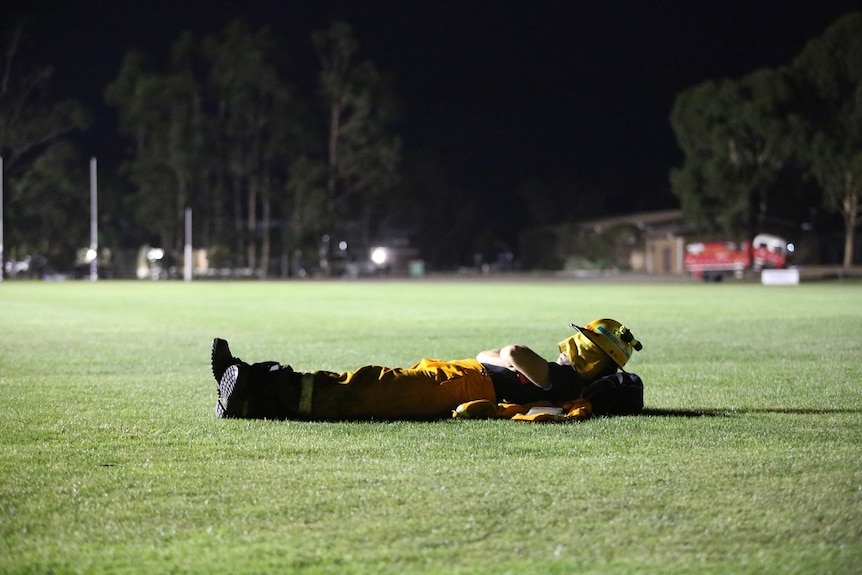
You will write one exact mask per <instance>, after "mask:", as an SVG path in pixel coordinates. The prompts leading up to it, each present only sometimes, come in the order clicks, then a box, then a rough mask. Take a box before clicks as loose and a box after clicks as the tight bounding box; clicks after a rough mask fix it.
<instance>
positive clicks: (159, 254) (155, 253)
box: [147, 248, 165, 262]
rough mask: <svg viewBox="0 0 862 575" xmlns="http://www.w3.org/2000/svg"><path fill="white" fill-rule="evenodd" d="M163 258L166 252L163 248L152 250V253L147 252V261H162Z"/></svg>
mask: <svg viewBox="0 0 862 575" xmlns="http://www.w3.org/2000/svg"><path fill="white" fill-rule="evenodd" d="M163 257H165V250H163V249H161V248H152V249H151V250H150V251H148V252H147V259H148V260H150V261H151V262H154V261H156V260H160V259H162V258H163Z"/></svg>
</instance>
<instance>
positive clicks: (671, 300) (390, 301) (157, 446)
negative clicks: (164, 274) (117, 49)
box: [0, 280, 862, 574]
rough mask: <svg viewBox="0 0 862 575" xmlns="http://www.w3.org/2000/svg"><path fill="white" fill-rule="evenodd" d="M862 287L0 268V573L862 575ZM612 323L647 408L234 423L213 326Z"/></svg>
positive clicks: (428, 340)
mask: <svg viewBox="0 0 862 575" xmlns="http://www.w3.org/2000/svg"><path fill="white" fill-rule="evenodd" d="M860 288H862V284H859V283H855V282H831V283H812V284H802V285H800V286H797V287H772V288H769V287H763V286H760V285H755V284H749V283H739V284H724V285H708V284H700V283H676V284H659V283H643V284H641V283H618V284H612V283H589V282H564V281H553V282H540V281H526V280H522V281H511V282H482V281H472V282H471V281H453V282H446V281H417V282H410V281H404V282H309V283H303V282H293V283H251V282H249V283H240V282H236V283H203V282H200V283H191V284H185V283H145V282H141V283H132V282H97V283H88V282H68V283H23V282H8V281H7V282H4V283H2V284H0V534H2V540H0V572H3V573H212V572H230V573H285V572H296V573H339V574H341V573H411V572H412V573H433V572H439V573H572V572H582V573H691V572H697V573H730V572H732V573H758V574H760V573H776V574H778V573H780V574H787V573H818V574H819V573H858V572H859V569H860V565H862V417H860V415H862V392H860V388H859V383H860V379H862V377H860V375H862V369H860V366H859V364H860V355H862V353H860V352H862V299H860V295H862V290H861V289H860ZM604 315H608V316H612V317H615V318H618V319H620V320H622V321H624V322H625V323H627V324H628V325H629V326H630V327H631V328H632V330H633V331H634V333H635V334H636V335H637V337H638V338H639V339H641V340H642V341H643V342H644V346H645V348H644V350H643V351H642V352H640V353H638V354H636V356H635V357H634V359H633V360H632V361H631V363H630V364H629V367H630V369H631V370H632V371H635V372H636V373H638V374H640V375H641V376H642V377H643V379H644V381H645V384H646V392H645V401H646V404H647V408H648V415H644V416H638V417H621V418H607V419H594V420H590V421H587V422H582V423H576V424H559V425H554V424H551V425H531V424H522V423H514V422H509V421H456V420H446V421H440V422H432V423H415V422H395V423H311V422H269V421H241V420H218V419H216V418H215V416H214V414H213V405H214V401H215V384H214V382H213V381H212V377H211V375H210V373H209V350H210V344H211V341H212V338H213V337H214V336H221V337H226V338H228V339H229V341H230V342H231V347H232V348H233V351H234V352H235V353H237V354H239V355H241V356H242V357H243V358H245V359H248V360H251V361H259V360H268V359H276V360H281V361H283V362H286V363H291V364H292V365H293V366H294V367H295V368H297V369H299V370H303V369H306V370H310V369H315V368H325V369H333V370H337V371H341V370H346V369H352V368H354V367H358V366H359V365H362V364H365V363H382V364H387V365H406V364H410V363H413V362H414V361H416V360H418V359H419V358H420V357H422V356H432V357H442V358H461V357H470V356H473V355H474V354H475V353H476V352H477V351H479V350H480V349H483V348H487V347H492V346H494V347H496V346H499V345H501V344H504V343H511V342H515V341H517V342H522V343H527V344H529V345H531V346H533V347H534V348H535V349H536V350H537V351H539V352H541V353H543V354H545V355H547V356H548V357H553V356H555V355H556V343H557V342H558V341H559V340H562V339H564V338H565V337H567V336H568V335H569V333H570V330H569V328H568V327H567V322H571V321H578V322H586V321H589V320H591V319H593V318H594V317H597V316H604Z"/></svg>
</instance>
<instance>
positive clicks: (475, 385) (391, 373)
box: [211, 319, 642, 420]
mask: <svg viewBox="0 0 862 575" xmlns="http://www.w3.org/2000/svg"><path fill="white" fill-rule="evenodd" d="M572 327H573V328H574V329H575V333H574V334H573V335H572V336H570V337H568V338H567V339H565V340H563V341H561V342H560V343H559V344H558V348H559V350H560V354H559V356H558V357H557V358H556V360H554V361H547V360H546V359H544V358H543V357H541V356H540V355H538V354H537V353H536V352H534V351H533V350H532V349H530V348H529V347H527V346H524V345H520V344H513V345H507V346H504V347H502V348H499V349H490V350H485V351H483V352H480V353H479V354H478V355H477V356H476V357H475V358H471V359H459V360H449V361H443V360H438V359H429V358H424V359H422V360H421V361H420V362H418V363H417V364H415V365H413V366H411V367H386V366H378V365H367V366H363V367H360V368H358V369H356V370H353V371H346V372H343V373H336V372H331V371H324V370H318V371H313V372H298V371H295V370H294V369H293V368H292V367H291V366H290V365H283V364H281V363H279V362H275V361H267V362H260V363H254V364H249V363H246V362H244V361H242V360H240V359H239V358H237V357H235V356H233V354H232V353H231V351H230V347H229V345H228V342H227V341H226V340H224V339H219V338H216V339H215V340H214V341H213V347H212V355H211V366H212V372H213V377H214V378H215V380H216V381H217V382H218V400H217V402H216V415H217V416H218V417H222V418H251V419H312V420H369V419H371V420H427V419H440V418H443V417H450V416H451V415H452V414H453V413H454V415H455V416H456V417H457V416H459V411H458V408H459V406H463V405H465V404H471V403H472V405H478V404H477V403H476V402H480V403H481V402H486V403H488V404H492V405H496V404H502V403H506V404H509V405H513V404H514V405H530V404H537V403H542V404H549V405H556V404H561V405H562V404H566V403H567V402H568V403H571V402H572V401H573V400H578V399H581V396H582V394H583V392H584V390H585V389H587V388H588V386H590V385H591V384H592V383H593V382H595V381H597V380H599V379H601V378H603V377H605V376H608V375H610V374H613V373H616V372H617V371H618V370H622V368H623V366H624V365H625V364H626V362H627V361H628V359H629V358H630V357H631V355H632V353H633V351H635V350H640V349H641V348H642V345H641V343H640V342H639V341H638V340H637V339H635V338H634V336H633V334H632V332H631V330H629V329H628V328H627V327H625V326H624V325H622V324H621V323H620V322H618V321H616V320H612V319H597V320H594V321H592V322H590V323H588V324H587V325H586V326H584V327H579V326H577V325H575V324H572ZM641 401H642V394H641ZM477 412H478V410H477ZM484 412H488V410H485V411H484ZM484 412H483V413H484ZM469 413H470V411H469V409H461V411H460V416H461V417H467V416H469ZM495 413H496V412H495ZM500 413H504V412H500ZM505 413H508V412H505Z"/></svg>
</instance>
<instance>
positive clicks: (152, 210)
mask: <svg viewBox="0 0 862 575" xmlns="http://www.w3.org/2000/svg"><path fill="white" fill-rule="evenodd" d="M193 49H194V48H193V39H192V38H191V36H189V35H188V34H185V35H183V36H181V37H180V39H179V40H178V41H177V42H176V43H175V44H174V47H173V51H172V56H171V62H170V64H169V66H168V71H167V72H166V73H161V72H159V71H158V70H154V69H153V66H152V64H151V63H150V62H149V61H148V59H147V58H146V56H144V55H143V54H142V53H140V52H131V53H129V54H128V55H127V56H126V58H125V59H124V61H123V64H122V67H121V70H120V73H119V75H118V77H117V78H116V79H115V80H114V81H113V82H112V83H111V84H110V85H109V86H108V87H107V88H106V90H105V100H106V101H107V102H108V103H109V104H112V105H114V106H116V107H117V109H118V112H119V119H120V130H121V132H122V133H124V134H126V135H127V136H129V138H130V139H131V141H132V145H133V150H132V154H133V155H132V157H131V159H130V160H129V161H127V162H126V164H125V165H124V170H125V171H126V172H127V173H128V174H129V176H130V178H131V180H132V181H133V182H134V183H135V185H136V186H137V190H138V196H137V202H136V203H137V207H138V217H139V218H140V219H141V220H142V221H145V222H148V223H149V224H150V225H152V226H154V227H155V229H156V230H158V235H159V238H160V242H161V245H162V247H164V248H166V249H168V250H170V251H172V252H173V253H174V254H179V253H181V251H182V245H183V220H184V213H185V209H186V207H188V206H189V203H190V200H191V195H192V192H191V190H192V189H193V188H195V187H197V188H200V185H201V162H202V158H203V156H204V151H205V148H204V145H205V138H204V131H203V130H204V125H203V116H202V109H201V101H200V94H199V90H198V85H197V82H196V80H195V78H194V76H193V74H192V72H191V66H190V60H191V58H192V56H191V53H190V51H192V50H193Z"/></svg>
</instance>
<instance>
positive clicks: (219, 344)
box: [210, 338, 242, 383]
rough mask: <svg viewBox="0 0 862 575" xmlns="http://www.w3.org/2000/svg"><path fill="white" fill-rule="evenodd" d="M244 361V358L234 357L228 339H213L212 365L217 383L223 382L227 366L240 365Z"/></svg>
mask: <svg viewBox="0 0 862 575" xmlns="http://www.w3.org/2000/svg"><path fill="white" fill-rule="evenodd" d="M240 363H242V360H240V358H238V357H234V356H233V355H232V354H231V352H230V347H229V346H228V344H227V341H226V340H223V339H219V338H215V339H214V340H213V349H212V354H211V355H210V365H211V366H212V370H213V377H214V378H215V380H216V383H220V382H221V378H222V376H223V375H224V373H225V371H227V368H229V367H230V366H232V365H238V364H240Z"/></svg>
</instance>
